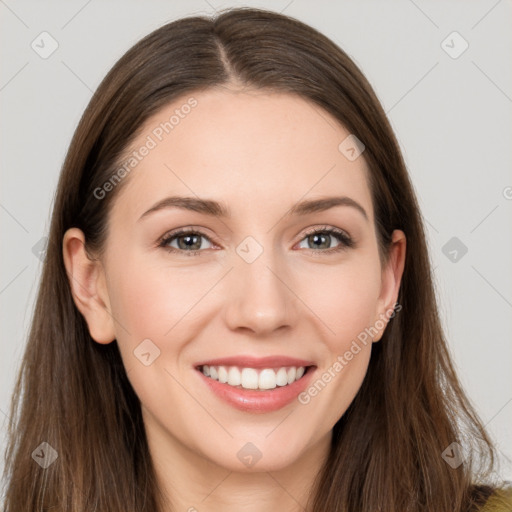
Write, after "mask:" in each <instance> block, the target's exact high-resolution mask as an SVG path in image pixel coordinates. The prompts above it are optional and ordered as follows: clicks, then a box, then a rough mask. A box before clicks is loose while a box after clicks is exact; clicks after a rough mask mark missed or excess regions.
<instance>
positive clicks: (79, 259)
mask: <svg viewBox="0 0 512 512" xmlns="http://www.w3.org/2000/svg"><path fill="white" fill-rule="evenodd" d="M62 251H63V256H64V264H65V266H66V272H67V275H68V280H69V285H70V288H71V294H72V296H73V300H74V302H75V304H76V307H77V308H78V309H79V310H80V312H81V313H82V315H83V316H84V318H85V320H86V322H87V326H88V327H89V333H90V334H91V337H92V338H93V339H94V340H95V341H96V342H98V343H102V344H107V343H110V342H112V341H114V339H115V331H114V321H113V318H112V316H111V314H110V302H109V298H108V292H107V286H106V282H105V273H104V270H103V266H102V264H101V262H100V261H99V260H95V259H91V258H89V256H88V254H87V252H86V250H85V237H84V234H83V232H82V231H81V230H80V229H78V228H70V229H68V230H67V231H66V233H65V234H64V238H63V241H62Z"/></svg>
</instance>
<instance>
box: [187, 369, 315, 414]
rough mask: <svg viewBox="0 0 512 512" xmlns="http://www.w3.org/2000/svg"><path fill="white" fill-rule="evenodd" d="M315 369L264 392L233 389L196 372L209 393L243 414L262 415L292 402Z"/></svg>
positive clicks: (305, 385) (309, 379) (305, 386)
mask: <svg viewBox="0 0 512 512" xmlns="http://www.w3.org/2000/svg"><path fill="white" fill-rule="evenodd" d="M315 369H316V367H310V368H309V369H308V371H307V372H306V373H305V374H304V375H303V376H302V377H301V378H300V379H299V380H296V381H295V382H293V383H292V384H288V385H286V386H278V387H275V388H274V389H269V390H265V391H258V390H252V389H241V388H235V387H233V386H230V385H229V384H224V383H221V382H219V381H218V380H214V379H212V378H210V377H206V375H204V374H203V372H201V371H200V370H196V371H197V372H198V373H199V375H200V376H201V377H202V379H203V381H204V382H205V384H206V385H207V386H209V388H210V390H211V391H213V392H214V393H215V394H216V395H217V396H218V397H220V398H221V399H222V400H224V401H225V402H227V403H228V404H230V405H232V406H233V407H235V408H236V409H239V410H241V411H244V412H254V413H264V412H271V411H277V410H279V409H282V408H283V407H285V406H286V405H288V404H289V403H291V402H293V400H294V399H296V398H297V395H298V394H299V393H301V392H302V391H304V390H305V389H306V388H307V386H308V384H309V382H310V381H311V378H312V375H313V373H314V372H315Z"/></svg>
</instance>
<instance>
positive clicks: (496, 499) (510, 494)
mask: <svg viewBox="0 0 512 512" xmlns="http://www.w3.org/2000/svg"><path fill="white" fill-rule="evenodd" d="M480 512H512V487H507V488H505V489H496V490H495V491H494V492H493V494H492V495H491V496H490V497H489V499H488V500H487V501H486V502H485V505H484V506H483V507H482V508H481V509H480Z"/></svg>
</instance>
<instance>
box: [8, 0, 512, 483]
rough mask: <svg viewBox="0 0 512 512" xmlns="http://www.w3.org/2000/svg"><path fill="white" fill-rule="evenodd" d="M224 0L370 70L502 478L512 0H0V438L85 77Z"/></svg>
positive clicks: (508, 469)
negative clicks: (315, 35)
mask: <svg viewBox="0 0 512 512" xmlns="http://www.w3.org/2000/svg"><path fill="white" fill-rule="evenodd" d="M235 5H247V6H249V5H250V6H259V7H266V8H270V9H272V10H275V11H281V12H283V13H285V14H288V15H291V16H294V17H297V18H299V19H301V20H303V21H305V22H306V23H308V24H310V25H312V26H313V27H315V28H317V29H319V30H320V31H321V32H323V33H324V34H326V35H327V36H329V37H330V38H332V39H333V40H334V41H335V42H337V43H338V44H339V45H340V46H341V47H342V48H343V49H344V50H345V51H347V53H349V55H351V57H353V59H354V60H355V61H356V63H357V64H358V65H359V66H360V67H361V69H362V70H363V72H364V73H365V74H366V76H367V77H368V79H369V81H370V82H371V84H372V85H373V87H374V89H375V91H376V93H377V95H378V96H379V99H380V100H381V102H382V104H383V105H384V108H385V110H386V111H387V113H388V115H389V118H390V120H391V123H392V126H393V128H394V130H395V132H396V134H397V137H398V139H399V142H400V145H401V147H402V150H403V152H404V156H405V159H406V163H407V165H408V168H409V172H410V174H411V176H412V180H413V183H414V186H415V189H416V192H417V195H418V199H419V202H420V206H421V208H422V212H423V215H424V218H425V222H426V227H427V229H428V242H429V246H430V251H431V255H430V257H431V260H432V266H433V268H434V269H435V271H434V273H435V277H436V283H437V293H438V298H439V303H440V308H441V313H442V320H443V325H444V326H445V329H446V333H447V336H448V338H449V343H450V349H451V351H452V353H453V356H454V360H455V362H456V366H457V368H458V370H459V374H460V377H461V379H462V382H463V384H464V386H465V388H466V390H467V392H468V394H469V396H470V398H471V399H472V401H473V403H474V404H475V406H476V408H477V410H478V412H479V414H480V415H481V417H482V419H483V421H484V423H485V424H486V425H487V428H488V429H489V431H490V433H491V434H492V436H493V437H494V438H495V440H496V441H497V443H498V447H499V449H500V460H501V464H502V467H501V470H500V476H501V477H503V478H506V479H509V480H511V479H512V461H511V459H512V435H511V430H510V425H512V386H511V383H510V374H511V372H510V369H511V355H512V345H511V343H510V341H511V339H512V336H511V334H512V325H511V309H512V265H511V261H512V257H511V256H512V238H511V236H510V233H511V232H512V231H511V224H512V215H511V209H512V175H511V172H510V169H511V160H512V158H511V152H510V143H511V141H512V137H511V135H512V134H511V131H512V129H511V122H510V121H511V107H512V105H511V104H512V99H511V98H512V72H511V66H510V62H512V56H511V53H512V50H511V49H512V44H511V43H512V41H511V40H512V36H511V30H510V20H511V19H512V17H511V15H512V12H511V11H512V3H511V2H510V1H505V0H501V1H499V0H498V1H496V0H481V1H462V0H461V1H458V2H453V1H452V2H449V1H444V2H436V1H420V0H414V1H413V0H403V1H391V0H387V1H358V2H355V1H350V2H349V1H343V2H336V3H335V2H327V1H318V0H317V1H315V2H307V1H304V0H292V1H290V0H283V1H275V2H270V1H266V2H264V1H262V2H253V1H249V2H243V3H242V2H240V3H238V2H223V3H221V2H217V1H214V0H208V1H206V0H198V1H191V2H185V1H180V2H169V1H167V2H163V1H159V2H157V1H146V2H134V1H126V0H123V1H108V2H107V1H103V2H100V1H99V0H89V1H84V0H81V1H69V0H68V1H66V2H64V1H59V2H44V3H43V2H38V1H31V2H29V1H19V0H18V1H15V0H5V1H3V0H0V16H1V18H0V19H1V21H0V23H1V30H0V39H1V42H0V48H1V50H0V51H1V62H2V72H1V77H0V105H1V112H2V114H1V118H0V130H1V140H2V143H3V145H2V151H1V166H0V169H1V191H0V226H1V235H0V236H1V247H2V250H1V254H0V258H1V261H0V269H1V274H0V321H1V326H2V329H1V336H2V339H1V342H0V347H1V358H0V420H1V421H0V423H2V424H3V428H2V430H1V432H0V449H2V450H3V448H4V447H5V427H6V425H7V422H8V412H9V399H10V395H11V391H12V386H13V382H14V377H15V373H16V369H17V367H18V365H19V363H20V359H21V356H22V353H23V347H24V343H25V340H26V335H27V332H28V328H29V324H30V320H31V316H32V307H33V303H34V299H35V295H36V291H37V286H38V283H39V276H40V271H41V262H40V260H39V259H38V257H37V256H36V254H37V248H38V247H39V246H40V245H41V242H40V241H41V239H42V238H43V237H44V236H45V235H46V233H47V229H48V226H49V219H50V209H51V206H52V200H53V194H54V192H55V188H56V184H57V178H58V174H59V171H60V167H61V165H62V162H63V159H64V155H65V152H66V149H67V146H68V144H69V142H70V139H71V136H72V133H73V131H74V129H75V127H76V124H77V122H78V120H79V117H80V116H81V114H82V112H83V110H84V108H85V106H86V104H87V103H88V101H89V99H90V97H91V95H92V91H93V90H94V89H95V88H96V87H97V85H98V84H99V82H100V80H101V79H102V78H103V76H104V75H105V74H106V72H107V71H108V70H109V69H110V67H111V66H112V65H113V64H114V62H115V61H116V60H117V59H118V58H119V57H120V56H121V55H122V53H124V51H126V50H127V49H128V48H129V47H130V46H132V45H133V44H134V43H135V42H136V41H137V40H139V39H140V38H141V37H142V36H144V35H146V34H147V33H149V32H150V31H152V30H154V29H156V28H157V27H159V26H161V25H162V24H164V23H166V22H168V21H171V20H173V19H176V18H178V17H181V16H185V15H190V14H210V13H212V12H213V11H214V10H216V9H220V8H223V7H229V6H235ZM43 31H47V32H48V33H49V34H51V36H52V37H53V38H54V39H55V40H56V41H57V43H58V48H57V50H56V51H55V52H54V53H53V54H52V55H51V56H49V57H48V58H47V59H43V58H41V57H40V55H39V54H38V53H36V51H34V50H33V49H32V47H31V43H32V41H34V40H35V41H36V43H37V42H38V41H40V38H38V36H39V34H41V32H43ZM454 31H456V32H458V33H459V34H460V36H462V38H463V39H464V40H465V41H467V43H469V47H468V49H467V50H466V51H465V52H464V53H462V54H461V55H459V56H457V58H452V56H450V55H449V54H448V53H447V52H446V51H445V50H448V51H450V52H451V53H452V54H454V52H455V53H457V54H458V53H459V52H460V50H461V49H462V48H463V46H462V44H463V41H462V40H461V39H457V37H458V36H450V37H449V38H448V39H446V38H447V36H449V35H450V34H451V33H452V32H454ZM445 40H446V42H445V43H444V44H442V42H443V41H445ZM39 44H41V43H39ZM450 47H451V48H450ZM45 48H47V49H48V48H49V40H47V44H45ZM453 237H456V238H457V240H455V241H453V240H452V241H451V242H449V241H450V240H451V239H452V238H453ZM38 244H39V245H38ZM446 244H448V245H446ZM453 244H455V245H453ZM462 244H463V245H462ZM34 246H35V247H36V249H34ZM464 247H466V248H467V253H465V254H463V250H461V249H463V248H464ZM454 250H455V251H456V253H455V252H453V251H454ZM412 341H413V340H412ZM507 425H508V427H507ZM34 448H35V447H34ZM1 469H2V468H1V467H0V470H1Z"/></svg>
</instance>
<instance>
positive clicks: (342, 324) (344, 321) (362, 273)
mask: <svg viewBox="0 0 512 512" xmlns="http://www.w3.org/2000/svg"><path fill="white" fill-rule="evenodd" d="M310 275H311V274H310ZM380 284H381V278H380V267H379V264H378V262H376V261H374V258H371V257H368V258H358V259H357V260H356V259H355V258H354V259H353V260H351V261H347V262H346V264H345V262H344V263H343V264H340V265H339V266H332V267H326V268H320V269H317V271H316V272H315V277H314V281H312V280H309V285H307V286H306V287H305V288H304V291H303V294H304V296H305V297H306V300H305V302H306V303H307V304H308V306H310V307H311V309H312V310H313V311H314V313H315V315H316V316H317V317H318V318H319V319H320V320H321V322H322V323H323V324H324V325H326V326H327V327H328V329H326V331H325V332H326V333H327V334H326V338H325V341H326V343H327V344H328V349H329V352H330V353H331V356H332V355H333V354H340V353H343V352H345V350H347V348H346V347H347V346H350V343H351V341H352V340H353V339H354V338H356V337H357V336H358V335H359V334H360V333H361V332H365V329H366V328H368V327H370V326H371V325H373V323H374V322H375V320H376V319H377V316H376V315H377V301H378V298H379V295H380Z"/></svg>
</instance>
